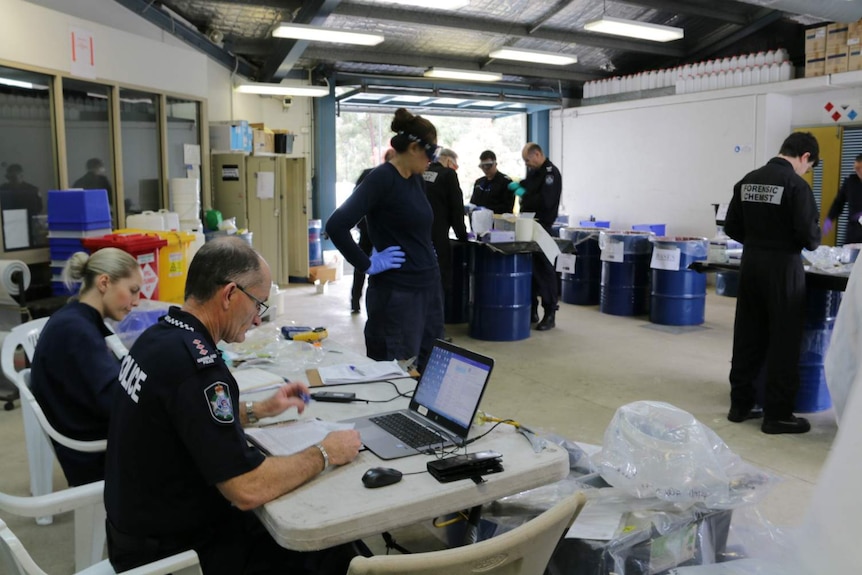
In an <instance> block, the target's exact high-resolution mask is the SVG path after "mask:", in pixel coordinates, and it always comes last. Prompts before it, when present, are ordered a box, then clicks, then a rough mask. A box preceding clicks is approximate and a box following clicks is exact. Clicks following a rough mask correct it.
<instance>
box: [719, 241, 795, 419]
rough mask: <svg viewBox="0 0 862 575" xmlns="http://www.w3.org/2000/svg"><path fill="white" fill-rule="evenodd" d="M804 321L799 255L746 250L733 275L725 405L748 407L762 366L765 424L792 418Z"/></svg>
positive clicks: (751, 404)
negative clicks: (728, 402) (734, 291)
mask: <svg viewBox="0 0 862 575" xmlns="http://www.w3.org/2000/svg"><path fill="white" fill-rule="evenodd" d="M804 320H805V271H804V270H803V268H802V260H801V259H800V256H799V254H789V253H782V252H775V251H765V250H756V249H752V248H746V250H745V252H744V255H743V257H742V265H741V266H740V275H739V294H738V296H737V299H736V320H735V322H734V325H733V360H732V362H731V368H730V400H731V402H732V404H733V405H734V406H739V407H741V408H749V407H751V406H753V405H754V403H755V398H756V392H755V386H754V382H755V379H756V378H757V375H758V373H759V372H760V370H761V368H762V367H763V365H764V364H765V365H766V394H765V404H764V406H763V410H764V416H765V417H766V418H767V419H786V418H788V417H790V416H791V415H792V414H793V407H794V404H795V402H796V393H797V391H798V390H799V348H800V345H801V340H802V329H803V322H804Z"/></svg>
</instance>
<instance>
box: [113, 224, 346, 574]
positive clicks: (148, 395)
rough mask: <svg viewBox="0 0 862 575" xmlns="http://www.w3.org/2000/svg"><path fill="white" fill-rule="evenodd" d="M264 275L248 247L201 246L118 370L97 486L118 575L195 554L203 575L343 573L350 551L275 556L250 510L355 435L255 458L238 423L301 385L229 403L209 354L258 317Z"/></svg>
mask: <svg viewBox="0 0 862 575" xmlns="http://www.w3.org/2000/svg"><path fill="white" fill-rule="evenodd" d="M270 282H271V275H270V270H269V266H268V265H267V263H266V262H265V261H264V260H263V258H261V257H260V256H259V255H258V254H257V252H255V251H254V249H252V247H251V246H249V245H248V244H247V243H245V242H243V241H242V240H240V239H237V238H221V239H218V240H215V241H211V242H208V243H206V244H205V245H204V246H203V247H202V248H201V249H200V250H199V251H198V252H197V254H196V255H195V257H194V259H193V260H192V263H191V265H190V266H189V270H188V279H187V283H186V289H185V303H184V305H183V307H182V308H179V307H172V308H171V309H170V311H169V312H168V314H167V315H166V316H165V317H164V318H162V319H161V320H160V321H159V322H158V323H157V324H156V325H154V326H152V327H151V328H150V329H148V330H147V331H145V332H144V333H143V334H142V335H141V337H140V338H139V339H138V340H137V342H136V343H135V345H134V346H133V347H132V349H131V351H130V352H129V355H128V356H126V358H125V360H124V361H123V363H122V366H121V368H120V385H121V387H122V389H120V390H118V393H117V394H116V400H115V403H114V410H113V412H112V415H111V424H110V432H109V436H108V452H107V464H106V477H105V507H106V510H107V515H108V520H107V528H108V554H109V557H110V560H111V564H112V565H113V566H114V568H115V569H116V570H117V571H125V570H127V569H130V568H132V567H135V566H138V565H141V564H143V563H147V562H150V561H154V560H156V559H158V558H160V557H166V556H168V555H172V554H175V553H178V552H180V551H183V550H186V549H194V550H195V551H196V552H197V554H198V556H199V557H200V562H201V568H202V570H203V572H204V573H205V574H213V573H218V574H221V573H224V574H231V575H236V574H240V573H255V574H257V573H343V572H345V571H346V569H347V565H348V563H349V561H350V559H351V558H352V555H353V553H352V548H349V547H347V546H342V547H339V548H334V549H328V550H324V551H319V552H314V553H298V552H294V551H289V550H287V549H284V548H282V547H280V546H279V545H278V544H276V543H275V541H274V540H273V539H272V537H271V536H270V535H269V534H268V533H267V532H266V530H265V529H264V528H263V526H262V525H261V524H260V522H259V521H258V519H257V517H256V516H255V515H254V514H253V513H252V512H251V511H250V510H251V509H254V508H256V507H258V506H260V505H263V504H264V503H267V502H269V501H271V500H273V499H275V498H277V497H279V496H281V495H282V494H284V493H287V492H289V491H292V490H293V489H295V488H297V487H299V486H300V485H302V484H303V483H305V482H307V481H309V480H311V479H313V478H314V477H316V476H317V475H318V474H319V473H320V472H321V471H323V470H324V469H325V468H326V467H327V466H328V465H342V464H345V463H349V462H350V461H352V460H353V459H354V458H355V457H356V455H357V453H358V451H359V447H360V440H359V434H358V432H356V431H354V430H348V431H336V432H332V433H330V434H329V435H327V436H326V438H325V439H324V440H323V441H322V442H320V443H319V444H318V445H315V446H312V447H309V448H308V449H306V450H304V451H301V452H299V453H297V454H295V455H291V456H289V457H266V456H264V455H263V454H262V453H261V452H260V451H258V450H257V449H255V448H252V447H250V446H249V445H248V444H247V443H246V439H245V435H244V433H243V429H242V425H243V424H245V423H248V422H254V421H255V420H256V418H259V417H271V416H274V415H277V414H279V413H281V412H283V411H285V410H286V409H289V408H291V407H295V408H297V410H298V411H300V412H302V411H303V408H304V402H303V400H302V399H301V396H302V395H303V394H305V393H307V391H308V390H307V388H306V387H305V385H303V384H300V383H291V384H286V385H284V386H282V387H281V388H280V389H279V390H278V391H277V392H276V393H275V394H274V395H273V396H272V397H270V398H269V399H267V400H265V401H260V402H254V403H252V402H247V403H245V404H242V405H240V403H239V401H238V399H239V389H238V387H237V384H236V381H235V380H234V378H233V376H231V373H230V371H229V370H228V368H227V366H226V365H225V363H224V361H223V360H222V358H221V355H220V354H219V352H218V351H217V349H216V343H217V342H218V341H219V340H224V341H225V342H228V343H230V342H241V341H243V340H244V339H245V333H246V331H247V330H248V329H249V328H250V327H251V326H252V325H259V324H260V315H261V314H262V313H264V312H265V311H266V305H265V304H264V303H263V301H264V300H265V299H266V298H267V295H268V294H269V289H270Z"/></svg>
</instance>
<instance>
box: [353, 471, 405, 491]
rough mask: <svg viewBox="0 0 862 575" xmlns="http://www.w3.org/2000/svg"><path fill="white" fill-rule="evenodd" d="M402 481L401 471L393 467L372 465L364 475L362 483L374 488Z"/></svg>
mask: <svg viewBox="0 0 862 575" xmlns="http://www.w3.org/2000/svg"><path fill="white" fill-rule="evenodd" d="M399 481H401V472H400V471H398V470H397V469H392V468H391V467H372V468H371V469H369V470H368V471H366V472H365V474H364V475H363V476H362V485H364V486H365V487H368V488H369V489H373V488H375V487H385V486H386V485H392V484H393V483H398V482H399Z"/></svg>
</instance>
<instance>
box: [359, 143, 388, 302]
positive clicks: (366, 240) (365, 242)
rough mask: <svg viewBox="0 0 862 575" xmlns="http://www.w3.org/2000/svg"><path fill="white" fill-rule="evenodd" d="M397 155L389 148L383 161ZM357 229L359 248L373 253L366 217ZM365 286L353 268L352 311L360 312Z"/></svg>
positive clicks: (365, 171) (361, 273)
mask: <svg viewBox="0 0 862 575" xmlns="http://www.w3.org/2000/svg"><path fill="white" fill-rule="evenodd" d="M394 155H395V150H393V149H392V148H389V149H388V150H386V153H385V154H383V161H384V162H388V161H389V160H391V159H392V156H394ZM373 169H374V168H365V169H364V170H362V173H361V174H359V178H357V180H356V184H355V185H354V186H353V189H354V190H355V189H356V186H358V185H359V184H361V183H362V180H364V179H365V176H367V175H368V174H370V173H371V170H373ZM356 229H357V230H359V249H361V250H362V251H363V252H364V253H365V255H367V256H370V255H371V248H372V247H373V246H372V245H371V238H370V237H369V236H368V224H367V223H366V222H365V218H362V219H361V220H359V223H357V224H356ZM363 287H365V274H364V273H363V272H360V271H359V270H356V269H354V270H353V287H352V288H351V290H350V312H351V313H359V298H361V297H362V288H363Z"/></svg>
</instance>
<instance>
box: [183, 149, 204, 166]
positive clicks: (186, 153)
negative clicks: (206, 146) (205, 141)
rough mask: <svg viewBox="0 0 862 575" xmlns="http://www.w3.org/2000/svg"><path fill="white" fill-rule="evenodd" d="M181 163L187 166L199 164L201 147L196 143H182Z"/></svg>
mask: <svg viewBox="0 0 862 575" xmlns="http://www.w3.org/2000/svg"><path fill="white" fill-rule="evenodd" d="M183 163H184V164H185V165H187V166H200V165H201V147H200V146H199V145H197V144H183Z"/></svg>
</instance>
